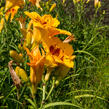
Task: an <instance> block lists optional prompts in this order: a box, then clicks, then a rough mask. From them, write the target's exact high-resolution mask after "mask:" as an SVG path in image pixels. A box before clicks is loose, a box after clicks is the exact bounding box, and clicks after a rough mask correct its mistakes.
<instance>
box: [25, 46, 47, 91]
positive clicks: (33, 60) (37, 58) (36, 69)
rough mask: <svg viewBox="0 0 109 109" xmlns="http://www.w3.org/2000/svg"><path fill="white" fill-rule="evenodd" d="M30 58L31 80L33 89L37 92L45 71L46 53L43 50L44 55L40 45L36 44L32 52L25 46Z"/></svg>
mask: <svg viewBox="0 0 109 109" xmlns="http://www.w3.org/2000/svg"><path fill="white" fill-rule="evenodd" d="M25 49H26V51H27V54H28V56H29V59H30V63H27V64H28V65H29V66H30V81H31V83H32V91H33V93H35V92H36V86H37V84H38V83H39V82H40V81H41V79H42V74H43V72H44V61H45V55H44V54H45V53H44V51H43V50H42V55H41V52H40V50H39V46H36V47H34V48H33V49H32V51H31V52H30V51H29V49H28V48H25Z"/></svg>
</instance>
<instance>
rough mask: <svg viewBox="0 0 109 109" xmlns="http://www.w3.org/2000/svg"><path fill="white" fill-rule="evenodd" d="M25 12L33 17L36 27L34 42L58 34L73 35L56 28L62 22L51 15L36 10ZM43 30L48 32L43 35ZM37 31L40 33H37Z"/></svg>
mask: <svg viewBox="0 0 109 109" xmlns="http://www.w3.org/2000/svg"><path fill="white" fill-rule="evenodd" d="M25 14H26V15H27V16H29V17H30V18H31V20H32V22H33V25H34V28H35V29H34V30H33V31H34V35H33V42H35V41H36V42H40V41H42V40H43V39H44V38H45V39H47V38H48V37H53V36H55V35H58V34H65V35H68V36H72V34H71V33H70V32H68V31H66V30H61V29H58V28H56V27H57V26H58V25H59V24H60V22H59V21H58V20H57V19H56V18H53V17H52V16H51V15H44V16H40V15H39V14H38V13H36V12H31V13H30V12H27V11H26V12H25ZM36 31H38V32H36ZM42 32H44V33H46V35H41V34H42ZM35 33H38V34H37V35H36V34H35ZM35 37H36V38H35ZM37 39H38V40H37Z"/></svg>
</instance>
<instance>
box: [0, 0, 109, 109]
mask: <svg viewBox="0 0 109 109" xmlns="http://www.w3.org/2000/svg"><path fill="white" fill-rule="evenodd" d="M42 1H43V0H42ZM55 1H56V3H57V6H56V8H55V9H54V10H53V12H51V13H50V12H48V10H47V7H45V6H43V9H44V11H43V12H41V11H40V10H39V9H37V8H36V7H32V8H30V7H28V5H29V4H27V5H26V6H25V7H24V9H23V10H19V12H18V14H17V15H16V17H18V16H20V15H21V14H22V13H23V11H25V10H30V11H36V12H38V13H40V14H41V15H43V14H48V13H50V14H51V15H52V16H54V17H55V16H56V14H57V15H58V19H59V21H60V26H59V28H61V29H65V30H68V31H70V32H72V33H73V34H74V35H75V38H76V41H72V42H71V44H72V46H73V48H74V51H75V52H74V54H75V55H76V59H75V66H74V69H71V70H70V72H69V73H68V74H67V76H66V77H65V78H64V79H63V80H61V81H60V83H59V85H58V86H54V85H53V79H52V78H51V79H50V80H49V81H48V82H47V83H46V86H45V87H46V90H45V89H44V88H45V87H44V85H43V81H42V82H41V83H40V84H39V85H38V88H37V93H36V95H35V98H34V99H33V98H32V95H31V92H30V89H29V87H27V85H26V83H23V84H22V87H21V88H20V89H16V87H15V86H14V85H13V81H12V79H11V76H10V73H9V69H8V62H9V61H10V60H11V58H10V56H9V51H10V50H12V49H14V50H16V51H17V52H21V51H20V50H19V48H18V44H19V43H20V42H21V38H22V37H23V36H22V34H21V32H20V26H19V24H18V22H17V21H15V19H14V20H13V21H12V22H11V23H9V22H5V27H4V28H3V30H2V32H1V33H0V109H2V108H3V109H5V108H6V109H7V108H8V109H15V108H16V109H39V108H40V109H41V108H42V109H78V108H80V109H81V108H85V109H108V107H109V61H108V60H109V38H108V31H109V26H108V25H104V24H103V23H102V21H103V19H104V16H105V14H103V11H102V10H100V9H98V11H97V13H100V14H96V10H94V12H95V13H94V14H93V15H92V17H91V18H90V17H87V15H86V13H87V12H88V7H87V8H85V7H86V5H87V4H83V3H80V4H77V5H75V6H74V8H73V12H72V10H70V9H69V8H68V7H69V6H70V4H71V3H72V5H73V2H72V0H69V2H68V3H67V4H62V2H59V1H58V0H55ZM52 2H53V1H52ZM2 4H3V0H2ZM50 6H51V5H50ZM27 22H28V20H27ZM65 37H66V36H64V37H63V36H61V35H60V39H62V40H63V39H65ZM25 59H26V57H25ZM25 69H27V70H28V67H27V66H26V64H25ZM27 72H28V74H29V71H27ZM50 91H51V92H50ZM44 94H45V95H44ZM47 95H49V96H48V98H47V100H45V101H43V103H42V98H44V97H45V98H46V97H47Z"/></svg>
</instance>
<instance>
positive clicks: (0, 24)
mask: <svg viewBox="0 0 109 109" xmlns="http://www.w3.org/2000/svg"><path fill="white" fill-rule="evenodd" d="M3 26H4V19H3V18H2V19H1V21H0V32H1V31H2V29H3Z"/></svg>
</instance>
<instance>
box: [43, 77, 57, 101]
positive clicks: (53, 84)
mask: <svg viewBox="0 0 109 109" xmlns="http://www.w3.org/2000/svg"><path fill="white" fill-rule="evenodd" d="M54 86H55V80H54V79H53V83H52V87H51V89H50V91H49V93H48V95H47V97H46V99H45V100H47V99H48V98H49V96H50V94H51V93H52V91H53V89H54Z"/></svg>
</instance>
